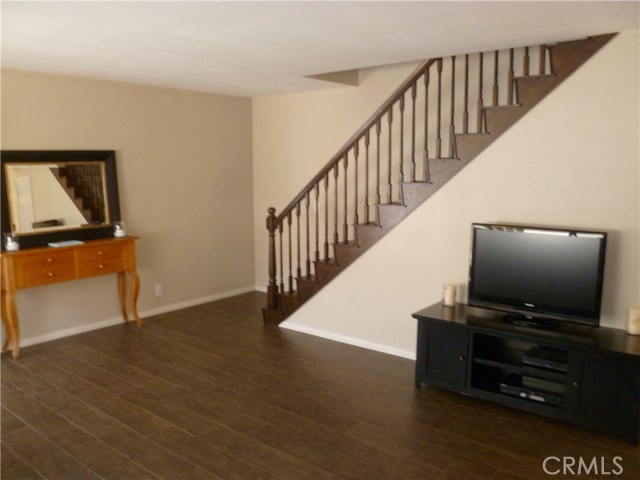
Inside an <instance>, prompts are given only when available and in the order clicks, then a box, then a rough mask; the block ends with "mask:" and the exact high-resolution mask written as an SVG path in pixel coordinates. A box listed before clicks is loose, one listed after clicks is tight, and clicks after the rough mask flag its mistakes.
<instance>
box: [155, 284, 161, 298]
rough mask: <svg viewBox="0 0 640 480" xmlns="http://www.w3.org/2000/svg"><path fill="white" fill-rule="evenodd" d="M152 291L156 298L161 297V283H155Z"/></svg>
mask: <svg viewBox="0 0 640 480" xmlns="http://www.w3.org/2000/svg"><path fill="white" fill-rule="evenodd" d="M153 291H154V292H156V296H157V297H159V296H160V295H162V284H161V283H156V284H155V285H154V286H153Z"/></svg>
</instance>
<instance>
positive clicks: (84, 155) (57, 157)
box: [0, 150, 121, 250]
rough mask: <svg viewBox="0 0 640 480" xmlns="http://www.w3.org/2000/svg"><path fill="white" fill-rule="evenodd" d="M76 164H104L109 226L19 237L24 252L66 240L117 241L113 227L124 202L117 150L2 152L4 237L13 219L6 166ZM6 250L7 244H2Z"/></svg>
mask: <svg viewBox="0 0 640 480" xmlns="http://www.w3.org/2000/svg"><path fill="white" fill-rule="evenodd" d="M62 162H64V163H73V162H78V163H80V162H85V163H86V162H104V163H105V176H106V178H105V184H106V189H107V192H106V193H107V205H108V210H109V220H110V222H111V223H110V224H109V225H104V226H96V227H91V228H86V227H80V228H69V229H65V230H52V231H48V232H42V233H28V234H19V233H18V234H16V235H17V237H18V242H19V243H20V249H23V248H32V247H41V246H44V245H47V244H49V243H50V242H60V241H64V240H82V241H85V240H95V239H99V238H107V237H113V226H112V225H113V223H114V222H119V221H120V220H121V219H120V198H119V194H118V176H117V172H116V152H115V151H113V150H2V153H1V154H0V187H1V189H2V192H1V195H2V197H1V201H2V206H1V210H0V212H1V214H2V222H1V228H2V233H8V232H11V221H10V217H9V197H8V195H7V192H8V189H7V183H6V175H5V165H6V164H8V163H34V164H38V163H45V164H46V163H62ZM2 250H4V242H2Z"/></svg>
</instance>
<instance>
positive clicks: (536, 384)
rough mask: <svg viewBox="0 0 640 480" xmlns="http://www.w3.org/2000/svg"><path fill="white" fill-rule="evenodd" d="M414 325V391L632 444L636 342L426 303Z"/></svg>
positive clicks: (638, 385) (639, 366) (638, 395)
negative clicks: (468, 399) (448, 394)
mask: <svg viewBox="0 0 640 480" xmlns="http://www.w3.org/2000/svg"><path fill="white" fill-rule="evenodd" d="M413 317H414V318H416V319H417V320H418V343H417V352H416V375H415V386H416V388H420V387H421V386H422V385H423V384H426V385H432V386H435V387H439V388H444V389H447V390H453V391H456V392H460V393H463V394H465V395H470V396H473V397H477V398H481V399H484V400H489V401H493V402H495V403H499V404H502V405H507V406H510V407H514V408H518V409H521V410H526V411H529V412H533V413H538V414H541V415H545V416H548V417H552V418H557V419H561V420H565V421H568V422H571V423H576V424H580V425H585V426H587V427H591V428H594V429H596V430H599V431H601V432H603V433H607V434H610V435H614V436H617V437H621V438H624V439H625V440H627V441H628V442H629V443H631V444H634V445H635V444H637V443H638V435H639V430H640V416H639V413H638V409H639V407H640V337H634V336H632V335H628V334H627V333H626V332H625V331H624V330H618V329H613V328H605V327H601V328H593V327H586V326H582V325H569V324H566V325H565V324H563V325H560V326H559V327H558V328H557V329H554V330H550V331H547V330H538V329H532V328H527V327H522V326H518V325H512V324H509V323H506V322H504V321H502V320H501V314H500V313H499V312H494V311H491V310H486V309H480V308H473V307H469V306H467V305H463V304H458V305H456V306H455V307H444V306H442V304H441V303H437V304H435V305H432V306H431V307H428V308H425V309H424V310H421V311H419V312H416V313H414V314H413Z"/></svg>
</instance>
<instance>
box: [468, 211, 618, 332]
mask: <svg viewBox="0 0 640 480" xmlns="http://www.w3.org/2000/svg"><path fill="white" fill-rule="evenodd" d="M471 230H472V239H471V260H470V267H469V300H468V303H469V305H470V306H475V307H481V308H489V309H494V310H500V311H503V312H506V313H507V314H508V315H506V316H505V320H508V321H513V322H514V323H519V324H524V325H529V326H533V327H536V326H540V327H545V326H553V325H554V324H555V325H557V324H558V323H559V322H574V323H579V324H583V325H590V326H599V324H600V306H601V303H602V284H603V277H604V261H605V250H606V243H607V234H606V233H605V232H588V231H577V230H569V229H566V230H563V229H556V228H537V227H524V226H514V225H488V224H480V223H474V224H473V225H472V228H471Z"/></svg>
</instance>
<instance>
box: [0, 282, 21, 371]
mask: <svg viewBox="0 0 640 480" xmlns="http://www.w3.org/2000/svg"><path fill="white" fill-rule="evenodd" d="M2 323H3V324H4V328H5V330H6V334H7V338H6V339H5V341H4V343H3V345H2V351H3V352H6V351H7V348H8V347H9V343H12V344H13V358H18V356H19V355H20V325H19V324H18V311H17V308H16V297H15V294H14V293H12V292H8V291H6V290H3V291H2Z"/></svg>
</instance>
